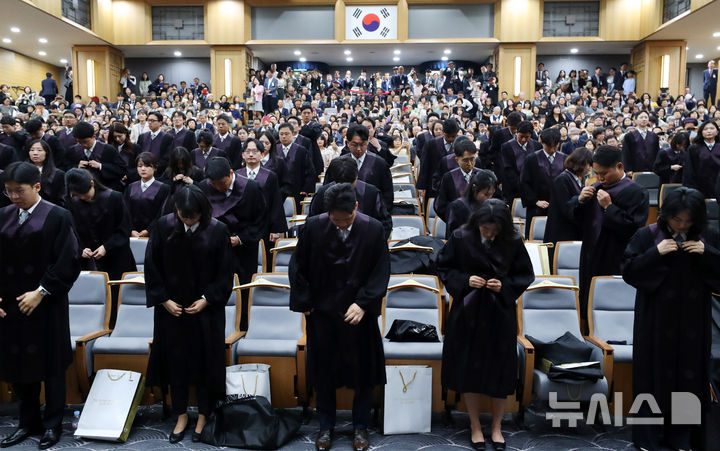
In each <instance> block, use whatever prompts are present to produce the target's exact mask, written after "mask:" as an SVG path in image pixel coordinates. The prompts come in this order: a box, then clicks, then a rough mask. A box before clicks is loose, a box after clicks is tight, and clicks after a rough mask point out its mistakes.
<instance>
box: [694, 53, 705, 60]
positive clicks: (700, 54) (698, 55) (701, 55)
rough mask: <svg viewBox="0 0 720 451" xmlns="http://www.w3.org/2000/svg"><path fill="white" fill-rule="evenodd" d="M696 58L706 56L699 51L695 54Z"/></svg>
mask: <svg viewBox="0 0 720 451" xmlns="http://www.w3.org/2000/svg"><path fill="white" fill-rule="evenodd" d="M695 58H697V59H703V58H705V55H703V54H702V53H698V54H697V55H695Z"/></svg>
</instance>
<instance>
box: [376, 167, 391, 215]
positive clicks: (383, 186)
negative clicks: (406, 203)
mask: <svg viewBox="0 0 720 451" xmlns="http://www.w3.org/2000/svg"><path fill="white" fill-rule="evenodd" d="M375 170H379V171H380V173H379V174H378V176H379V177H380V183H379V185H380V186H376V188H377V189H379V190H380V196H381V197H382V200H383V204H385V208H387V209H388V211H392V206H393V200H394V199H395V192H394V190H393V182H392V175H391V174H390V168H389V167H388V166H387V165H385V163H383V162H382V160H381V164H378V165H376V167H375Z"/></svg>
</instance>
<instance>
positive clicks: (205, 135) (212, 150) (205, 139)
mask: <svg viewBox="0 0 720 451" xmlns="http://www.w3.org/2000/svg"><path fill="white" fill-rule="evenodd" d="M213 141H214V140H213V135H212V133H210V132H209V131H207V130H201V131H200V133H198V135H197V148H195V149H193V150H192V158H193V162H194V163H195V166H197V167H198V168H200V169H201V170H204V169H205V163H207V160H208V159H209V158H212V157H224V158H227V154H226V153H225V151H224V150H222V149H218V148H217V147H213ZM186 148H187V147H186Z"/></svg>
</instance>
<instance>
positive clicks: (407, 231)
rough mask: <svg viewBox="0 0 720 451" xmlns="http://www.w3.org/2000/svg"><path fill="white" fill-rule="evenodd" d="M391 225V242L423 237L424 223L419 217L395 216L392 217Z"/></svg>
mask: <svg viewBox="0 0 720 451" xmlns="http://www.w3.org/2000/svg"><path fill="white" fill-rule="evenodd" d="M392 223H393V232H392V235H391V239H393V240H396V239H405V238H410V237H413V236H418V235H425V222H424V221H423V218H422V217H421V216H414V215H397V216H393V217H392ZM396 229H397V230H396ZM401 236H402V238H401Z"/></svg>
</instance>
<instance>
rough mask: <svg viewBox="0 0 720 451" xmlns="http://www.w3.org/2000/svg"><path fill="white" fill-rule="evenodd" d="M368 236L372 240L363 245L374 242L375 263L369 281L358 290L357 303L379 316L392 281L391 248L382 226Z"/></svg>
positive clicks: (368, 311)
mask: <svg viewBox="0 0 720 451" xmlns="http://www.w3.org/2000/svg"><path fill="white" fill-rule="evenodd" d="M376 224H377V223H376ZM377 225H378V226H379V225H380V224H377ZM368 238H372V241H370V240H368V241H365V242H364V243H363V245H364V246H367V245H369V244H370V243H373V248H374V249H373V253H372V255H373V256H374V260H373V261H374V265H373V268H372V270H371V271H370V274H368V279H367V281H366V282H365V284H364V285H363V286H361V287H360V289H359V290H358V292H357V295H356V297H355V303H356V304H357V305H359V306H360V307H361V308H362V309H363V310H365V312H367V313H371V314H373V315H376V316H377V315H379V314H380V310H381V306H382V299H383V297H384V296H385V293H386V292H387V286H388V282H389V281H390V250H389V249H388V245H387V241H386V240H385V237H384V231H383V230H382V229H381V227H377V228H376V231H375V232H374V233H373V235H371V236H369V237H368ZM369 263H372V262H369Z"/></svg>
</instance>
